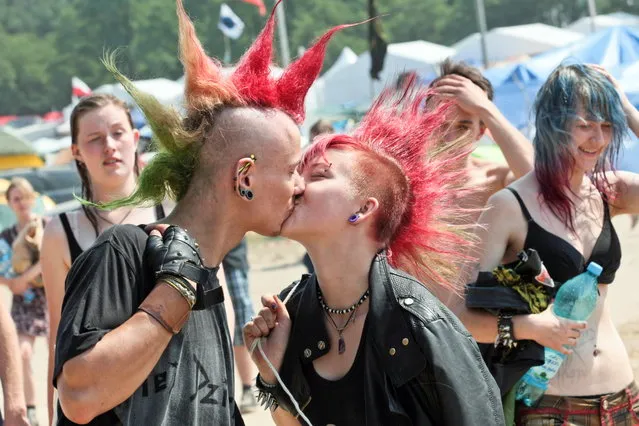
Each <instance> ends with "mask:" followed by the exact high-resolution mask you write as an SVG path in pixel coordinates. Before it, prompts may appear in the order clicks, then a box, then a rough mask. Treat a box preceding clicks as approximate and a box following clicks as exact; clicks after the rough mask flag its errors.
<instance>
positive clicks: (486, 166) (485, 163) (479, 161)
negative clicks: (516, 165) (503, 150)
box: [471, 157, 510, 171]
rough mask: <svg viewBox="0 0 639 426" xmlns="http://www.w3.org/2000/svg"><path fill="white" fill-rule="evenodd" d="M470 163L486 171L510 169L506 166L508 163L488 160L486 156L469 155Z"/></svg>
mask: <svg viewBox="0 0 639 426" xmlns="http://www.w3.org/2000/svg"><path fill="white" fill-rule="evenodd" d="M471 164H472V165H473V167H475V168H477V169H482V170H486V171H501V170H510V168H509V167H508V164H506V163H502V162H498V161H492V160H488V159H486V158H479V157H471Z"/></svg>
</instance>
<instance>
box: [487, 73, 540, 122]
mask: <svg viewBox="0 0 639 426" xmlns="http://www.w3.org/2000/svg"><path fill="white" fill-rule="evenodd" d="M484 75H485V76H486V78H488V80H490V82H491V83H492V85H493V87H494V89H495V99H494V102H495V105H497V108H499V110H500V111H501V112H502V113H503V114H504V115H505V116H506V118H507V119H508V121H510V122H511V123H512V124H513V125H514V126H515V127H517V128H518V129H520V130H521V131H523V132H524V133H528V131H527V130H528V129H527V127H528V126H529V123H530V121H531V111H532V106H533V103H534V100H535V96H536V94H537V91H538V90H539V87H541V84H542V83H543V81H544V79H545V78H544V77H543V76H540V75H538V74H537V73H535V71H533V70H531V69H530V68H528V66H527V65H526V64H525V63H522V64H509V65H505V66H501V67H496V68H491V69H489V70H487V71H486V72H485V73H484Z"/></svg>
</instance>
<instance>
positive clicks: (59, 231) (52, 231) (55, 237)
mask: <svg viewBox="0 0 639 426" xmlns="http://www.w3.org/2000/svg"><path fill="white" fill-rule="evenodd" d="M61 239H63V240H65V241H66V235H65V233H64V228H63V227H62V221H61V220H60V216H54V217H52V218H50V219H49V221H48V222H47V226H45V228H44V236H43V242H44V241H49V242H51V241H55V242H59V241H60V240H61Z"/></svg>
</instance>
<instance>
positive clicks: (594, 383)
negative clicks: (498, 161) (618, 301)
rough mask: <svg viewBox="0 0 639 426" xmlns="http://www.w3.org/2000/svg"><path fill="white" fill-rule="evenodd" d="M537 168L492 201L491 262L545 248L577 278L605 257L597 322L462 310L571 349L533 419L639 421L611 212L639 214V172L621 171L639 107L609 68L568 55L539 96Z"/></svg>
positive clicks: (504, 332) (484, 329)
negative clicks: (617, 289) (618, 314)
mask: <svg viewBox="0 0 639 426" xmlns="http://www.w3.org/2000/svg"><path fill="white" fill-rule="evenodd" d="M535 125H536V129H537V132H536V136H535V139H534V148H535V167H534V170H533V171H532V172H530V173H528V174H527V175H525V176H524V177H522V178H521V179H519V180H518V181H516V182H514V183H513V184H512V185H510V186H509V187H508V188H506V189H504V190H502V191H500V192H498V193H496V194H495V195H493V196H492V197H491V198H490V200H489V203H488V205H489V208H488V209H487V210H486V211H485V212H484V213H483V214H482V216H481V218H480V223H482V224H483V225H484V226H485V227H484V229H483V230H481V231H480V232H479V237H480V240H481V243H480V250H481V251H480V253H481V256H480V263H479V268H478V269H479V271H488V272H490V271H493V269H494V268H495V267H497V266H498V265H500V264H506V263H509V262H512V261H514V260H516V258H517V254H518V253H519V252H520V251H521V250H524V249H535V250H536V251H537V252H538V253H539V255H540V257H541V259H542V261H544V263H545V265H546V268H547V270H548V272H549V274H550V276H551V277H552V278H553V279H554V280H555V281H557V282H559V283H561V282H565V281H567V280H569V279H570V278H572V277H574V276H576V275H578V274H580V273H582V272H583V271H584V270H585V267H586V265H588V263H590V262H596V263H598V264H599V265H601V266H602V267H603V273H602V274H601V276H600V277H599V294H600V297H599V299H598V302H597V308H596V310H595V312H594V314H593V315H592V316H591V318H590V319H589V320H588V322H587V323H586V322H571V321H568V320H564V319H560V318H557V317H555V316H554V315H552V307H549V308H548V309H547V310H546V311H544V312H542V313H540V314H531V315H518V316H513V317H509V316H506V315H503V316H502V315H500V316H499V317H498V318H495V316H493V315H491V314H489V313H487V312H484V311H481V312H480V311H478V310H471V309H468V308H466V307H465V306H462V305H463V304H462V303H459V304H458V306H457V313H458V315H459V316H460V318H461V319H462V322H463V323H464V324H465V325H466V326H467V327H468V329H469V331H471V333H472V334H473V336H474V337H475V338H476V339H477V340H478V341H479V342H483V343H489V342H498V343H499V342H508V341H509V339H510V338H512V337H513V336H514V339H515V340H534V341H536V342H538V343H540V344H541V345H543V346H546V347H550V348H552V349H555V350H557V351H561V352H562V353H564V354H569V356H568V358H567V359H566V361H564V363H563V365H562V367H561V369H560V370H559V373H558V374H557V375H556V376H555V377H554V378H553V379H552V380H551V381H550V385H549V388H548V390H547V392H546V395H544V396H543V398H542V399H541V401H540V402H539V404H538V405H537V406H536V407H532V408H528V407H523V406H522V407H519V408H518V412H517V424H521V425H591V424H597V425H599V424H602V425H634V424H639V388H638V387H637V385H636V384H635V382H634V377H633V371H632V367H631V364H630V360H629V358H628V355H627V352H626V349H625V347H624V344H623V342H622V340H621V338H620V336H619V333H618V332H617V330H616V328H615V326H614V324H613V322H612V318H611V316H610V309H611V308H610V306H609V305H610V303H609V301H608V297H607V294H608V285H609V284H611V283H612V282H613V281H614V277H615V272H616V271H617V269H618V268H619V265H620V260H621V246H620V243H619V238H618V237H617V234H616V232H615V229H614V226H613V224H612V222H611V218H612V217H613V216H616V215H620V214H636V213H639V175H637V174H634V173H630V172H615V171H613V170H614V165H615V160H616V158H617V154H618V153H619V150H620V147H621V145H622V139H623V138H624V136H625V135H626V133H627V132H628V127H630V128H631V129H632V130H633V131H634V132H635V133H639V111H637V110H636V109H635V108H634V107H633V106H632V104H631V103H630V102H629V101H628V99H627V98H626V97H625V96H624V95H623V94H622V93H621V92H620V91H619V90H618V87H617V86H616V83H615V81H614V80H613V79H612V77H610V76H609V75H608V74H607V73H606V72H605V70H603V69H601V68H599V67H596V66H590V65H562V66H559V67H558V68H557V69H555V70H554V71H553V73H552V74H551V75H550V77H549V78H548V80H547V81H546V82H545V83H544V85H543V86H542V88H541V89H540V91H539V94H538V95H537V100H536V104H535Z"/></svg>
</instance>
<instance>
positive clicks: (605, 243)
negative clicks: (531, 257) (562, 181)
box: [507, 188, 621, 284]
mask: <svg viewBox="0 0 639 426" xmlns="http://www.w3.org/2000/svg"><path fill="white" fill-rule="evenodd" d="M507 189H508V190H510V192H512V193H513V195H514V196H515V198H517V202H518V203H519V206H520V207H521V211H522V213H523V214H524V217H525V218H526V221H527V222H528V233H527V234H526V241H525V242H524V249H527V248H532V249H535V250H537V252H538V253H539V256H540V257H541V260H542V261H543V262H544V265H546V269H548V273H549V274H550V276H551V277H552V278H553V279H554V280H555V281H558V282H560V283H563V282H566V281H568V280H569V279H570V278H572V277H574V276H576V275H579V274H581V273H582V272H584V271H585V270H586V267H587V266H588V264H589V263H590V262H596V263H598V264H599V265H601V267H602V268H603V272H602V273H601V275H600V276H599V284H610V283H612V282H613V281H614V279H615V273H616V272H617V269H619V265H620V264H621V244H620V243H619V237H618V236H617V232H616V231H615V228H614V226H613V225H612V222H611V221H610V210H609V208H608V203H607V202H606V200H605V199H604V200H603V203H604V221H603V227H602V229H601V234H599V237H598V238H597V241H596V242H595V246H594V247H593V249H592V254H591V255H590V258H589V259H585V258H584V256H583V255H582V254H581V253H580V252H579V251H578V250H577V249H576V248H575V247H574V246H573V245H572V244H570V243H569V242H568V241H566V240H564V239H563V238H561V237H558V236H557V235H555V234H553V233H551V232H549V231H547V230H545V229H544V228H542V227H541V226H540V225H539V224H538V223H537V222H535V221H534V220H533V218H532V216H530V213H529V212H528V209H527V208H526V205H525V204H524V202H523V200H522V199H521V197H520V196H519V194H518V193H517V191H515V190H514V189H512V188H507Z"/></svg>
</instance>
